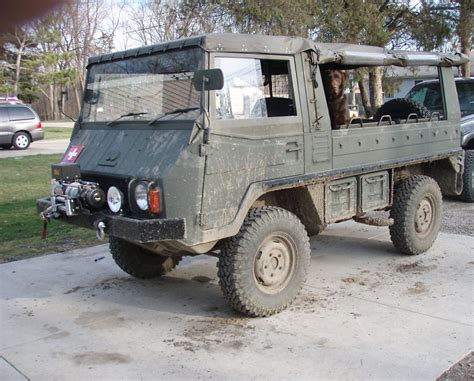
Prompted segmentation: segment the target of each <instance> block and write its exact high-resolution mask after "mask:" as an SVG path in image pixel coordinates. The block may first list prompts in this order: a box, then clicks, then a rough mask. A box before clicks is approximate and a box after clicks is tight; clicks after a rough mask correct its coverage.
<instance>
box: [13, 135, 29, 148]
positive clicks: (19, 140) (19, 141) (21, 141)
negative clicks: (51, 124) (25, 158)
mask: <svg viewBox="0 0 474 381" xmlns="http://www.w3.org/2000/svg"><path fill="white" fill-rule="evenodd" d="M15 142H16V145H17V147H19V148H26V147H28V142H29V139H28V137H27V136H25V135H18V136H17V137H16V140H15Z"/></svg>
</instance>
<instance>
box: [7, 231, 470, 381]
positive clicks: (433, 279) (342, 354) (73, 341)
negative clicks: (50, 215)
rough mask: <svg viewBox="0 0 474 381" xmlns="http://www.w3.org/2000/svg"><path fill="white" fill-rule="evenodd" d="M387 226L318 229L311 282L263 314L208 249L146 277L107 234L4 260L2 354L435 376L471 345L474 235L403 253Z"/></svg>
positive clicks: (67, 363)
mask: <svg viewBox="0 0 474 381" xmlns="http://www.w3.org/2000/svg"><path fill="white" fill-rule="evenodd" d="M386 232H387V230H386V228H375V227H369V226H364V225H357V224H355V223H352V222H349V223H342V224H337V225H334V226H330V227H329V228H328V229H327V230H326V231H325V232H324V233H323V234H322V235H321V236H318V237H315V238H313V239H312V241H311V245H312V263H311V270H310V274H309V277H308V282H307V284H306V286H305V287H304V289H303V292H302V294H301V295H300V296H299V297H298V299H297V300H296V302H295V303H294V305H293V306H292V307H291V308H289V309H288V310H287V311H284V312H283V313H280V314H278V315H276V316H272V317H270V318H265V319H247V318H243V317H242V316H240V315H237V314H235V313H234V312H232V311H231V310H230V309H229V307H228V306H227V304H226V302H225V300H224V299H223V297H222V296H221V293H220V290H219V287H218V285H217V277H216V268H215V263H216V259H215V258H212V257H204V256H202V257H196V258H191V259H186V260H185V261H183V263H182V264H180V266H179V267H178V269H176V270H175V271H173V272H172V273H171V274H170V275H169V276H166V277H164V278H162V279H159V280H149V281H143V280H137V279H134V278H131V277H129V276H128V275H126V274H124V273H123V272H121V271H120V270H119V269H118V267H116V266H115V264H114V263H113V261H112V259H111V257H110V255H108V254H107V247H106V246H105V245H102V246H97V247H94V248H91V249H87V250H84V249H83V250H78V251H74V252H69V253H65V254H55V255H49V256H44V257H39V258H33V259H29V260H24V261H19V262H13V263H7V264H3V265H0V312H1V315H0V318H1V327H0V328H1V331H0V355H2V356H3V357H4V358H5V359H6V360H8V361H9V362H10V363H11V364H15V367H16V368H17V369H18V370H19V371H21V372H22V373H23V374H24V375H25V376H27V377H28V378H31V379H48V380H54V379H65V378H66V379H78V380H79V379H98V378H100V379H156V378H164V379H183V378H192V379H199V378H211V379H249V378H257V379H315V378H337V379H367V378H370V379H382V378H384V379H395V378H396V379H434V378H436V376H438V375H440V374H441V373H443V371H445V370H446V369H448V368H449V367H450V366H451V365H452V364H453V363H455V362H457V361H458V360H459V359H460V358H462V357H463V356H464V355H466V354H467V353H468V352H470V351H471V350H472V348H474V333H473V332H474V330H473V289H474V283H473V280H474V276H473V275H474V238H472V237H468V236H461V235H454V234H444V233H442V234H441V235H440V237H439V239H438V240H437V242H436V244H435V245H434V247H433V248H432V249H431V250H430V251H429V252H428V253H426V254H422V255H420V256H417V257H406V256H401V255H399V254H397V253H396V252H395V250H394V249H393V247H392V245H391V243H390V242H389V241H388V237H387V234H386ZM103 256H105V258H103V259H100V258H102V257H103ZM96 260H97V261H96ZM1 369H2V368H0V378H2V379H5V378H6V374H2V373H1V372H2V370H1Z"/></svg>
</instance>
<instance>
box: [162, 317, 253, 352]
mask: <svg viewBox="0 0 474 381" xmlns="http://www.w3.org/2000/svg"><path fill="white" fill-rule="evenodd" d="M250 321H251V319H246V318H219V317H212V318H210V319H205V320H199V321H196V322H194V323H193V324H192V325H191V327H190V328H187V329H185V330H184V332H183V335H182V336H183V338H182V339H181V340H178V339H175V338H169V339H165V340H163V342H165V343H167V344H169V345H172V346H174V347H175V348H182V349H183V350H185V351H188V352H196V351H199V350H206V351H220V350H225V349H231V350H239V349H241V348H243V346H244V340H243V338H244V337H248V336H249V335H251V334H252V333H253V331H254V330H255V327H254V326H253V325H251V324H250ZM245 342H248V338H247V339H246V340H245Z"/></svg>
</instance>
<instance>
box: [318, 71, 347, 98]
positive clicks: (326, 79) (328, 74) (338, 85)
mask: <svg viewBox="0 0 474 381" xmlns="http://www.w3.org/2000/svg"><path fill="white" fill-rule="evenodd" d="M321 75H322V78H323V85H324V92H325V93H326V97H328V98H329V99H337V98H340V97H341V96H342V95H343V94H344V87H345V86H346V82H347V74H346V72H345V71H342V70H336V69H326V70H323V71H322V72H321Z"/></svg>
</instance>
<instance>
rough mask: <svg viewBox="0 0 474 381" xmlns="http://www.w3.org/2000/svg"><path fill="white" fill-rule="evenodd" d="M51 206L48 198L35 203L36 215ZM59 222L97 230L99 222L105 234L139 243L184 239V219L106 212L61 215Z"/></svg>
mask: <svg viewBox="0 0 474 381" xmlns="http://www.w3.org/2000/svg"><path fill="white" fill-rule="evenodd" d="M50 206H51V201H50V199H49V197H47V198H40V199H38V200H37V201H36V207H37V209H38V213H41V212H43V211H45V210H46V209H47V208H49V207H50ZM58 219H59V220H61V221H64V222H67V223H70V224H73V225H77V226H81V227H84V228H89V229H94V230H97V225H98V224H99V222H103V223H105V226H106V228H105V232H106V233H107V234H109V235H112V236H114V237H119V238H123V239H126V240H129V241H135V242H140V243H146V242H156V241H166V240H180V239H185V238H186V221H185V219H184V218H170V219H143V220H139V219H136V218H130V217H124V216H119V215H115V214H111V213H107V212H106V211H99V212H91V213H87V214H86V213H81V214H79V215H77V216H72V217H67V216H66V215H63V214H61V216H60V217H59V218H58Z"/></svg>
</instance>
